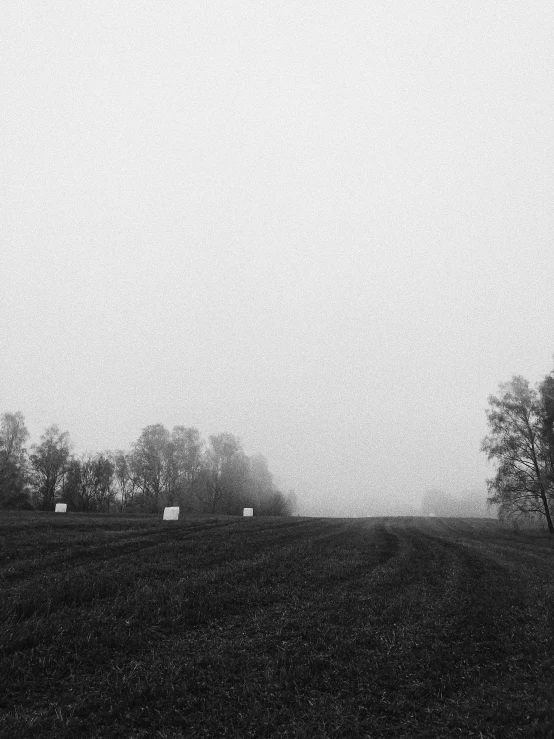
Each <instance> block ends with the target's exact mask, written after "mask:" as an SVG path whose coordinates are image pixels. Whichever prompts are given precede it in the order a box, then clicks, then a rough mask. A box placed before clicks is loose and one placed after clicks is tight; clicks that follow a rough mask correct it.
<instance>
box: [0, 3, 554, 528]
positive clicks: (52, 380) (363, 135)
mask: <svg viewBox="0 0 554 739" xmlns="http://www.w3.org/2000/svg"><path fill="white" fill-rule="evenodd" d="M6 6H7V7H4V9H3V20H2V26H1V28H0V96H1V102H2V105H1V107H2V115H1V116H0V161H1V162H2V166H1V167H0V187H1V198H0V265H1V271H0V275H1V278H0V412H6V411H10V412H15V411H17V410H20V411H22V412H23V414H24V416H25V419H26V422H27V426H28V428H29V430H30V432H31V435H32V439H31V441H35V442H36V441H38V440H39V437H40V434H41V433H42V432H43V431H44V429H45V428H46V427H47V426H49V425H51V424H52V423H56V424H58V425H59V427H60V428H61V429H62V430H64V431H69V433H70V436H71V439H72V441H73V443H74V444H75V448H76V450H78V451H80V452H85V451H101V450H106V449H118V448H123V449H126V448H129V447H130V445H131V443H132V442H133V441H134V440H135V439H137V438H138V436H139V434H140V432H141V430H142V429H143V428H144V427H145V426H147V425H148V424H153V423H163V424H164V425H165V426H166V427H168V428H172V427H173V426H174V425H184V426H194V427H196V428H198V429H199V430H200V431H201V433H202V435H203V436H204V437H205V438H207V436H208V435H210V434H215V433H220V432H224V431H225V432H230V433H233V434H235V435H236V436H238V437H239V438H240V439H241V441H242V444H243V447H244V449H245V451H246V453H247V454H256V453H262V454H264V455H265V456H266V457H267V459H268V462H269V466H270V469H271V470H272V472H273V473H274V475H275V477H276V479H277V482H278V484H279V485H280V486H281V488H282V489H283V490H285V491H288V490H290V489H294V490H295V491H296V494H297V496H298V499H299V510H300V512H301V513H303V514H304V515H342V516H364V515H376V514H379V513H380V514H387V513H388V514H394V513H395V512H398V511H401V510H408V509H409V507H410V506H411V507H412V508H413V509H419V506H420V503H421V500H422V496H423V495H424V494H425V491H428V490H429V489H435V488H440V489H442V490H444V491H446V492H447V493H449V494H451V495H455V496H456V495H457V496H460V495H462V494H464V493H465V492H466V491H468V490H483V496H484V497H485V496H486V492H485V491H486V487H485V480H486V478H487V477H490V476H492V474H493V473H494V468H493V467H492V466H491V465H490V464H488V463H487V460H486V458H485V455H484V454H483V453H481V452H480V444H481V440H482V438H483V436H485V434H486V433H487V426H486V416H485V409H486V408H487V403H488V397H489V395H491V394H495V393H496V392H497V390H498V385H499V383H501V382H505V381H508V380H509V379H510V378H511V377H512V375H515V374H522V375H524V376H525V377H527V378H528V379H529V380H530V382H531V383H535V382H537V381H539V380H541V379H542V378H543V377H544V375H546V374H547V373H549V372H550V371H552V369H554V358H553V355H554V334H553V330H552V329H553V326H554V301H553V299H552V295H553V293H552V285H553V277H554V274H553V272H554V270H553V264H554V263H553V259H552V257H553V233H554V228H553V227H554V145H553V144H554V125H553V117H554V4H552V3H551V2H550V1H543V0H535V1H534V2H531V3H523V2H519V0H518V1H517V2H514V0H480V1H479V2H474V3H466V2H458V1H454V0H452V1H451V0H434V1H431V0H417V2H416V1H415V0H414V1H413V2H408V1H407V0H404V1H400V0H398V1H397V2H390V1H389V0H383V1H382V2H376V1H372V0H364V1H363V2H362V1H359V0H352V1H349V0H340V1H338V0H337V1H335V0H317V2H315V1H314V2H312V1H309V0H302V1H301V2H298V0H295V1H294V2H292V1H291V0H281V1H280V2H278V3H270V2H260V1H259V0H256V1H255V2H254V0H252V1H251V2H250V1H249V2H245V1H244V0H234V1H233V2H231V1H230V0H227V1H224V0H214V1H213V2H210V3H206V2H201V1H200V0H198V1H197V2H196V1H195V0H190V2H186V3H183V2H181V1H179V2H177V1H175V0H165V2H163V3H152V2H139V1H138V0H133V1H132V2H131V1H130V0H118V2H117V3H113V2H108V1H105V0H96V1H95V0H90V2H87V3H75V2H74V1H73V0H67V1H66V2H59V1H55V0H53V1H51V2H48V3H37V2H35V1H34V0H30V1H26V0H17V2H16V1H15V0H9V1H8V3H7V4H6Z"/></svg>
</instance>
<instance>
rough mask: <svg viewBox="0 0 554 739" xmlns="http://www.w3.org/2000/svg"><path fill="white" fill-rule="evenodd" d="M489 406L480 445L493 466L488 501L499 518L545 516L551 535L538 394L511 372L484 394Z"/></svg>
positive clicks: (549, 493) (542, 416)
mask: <svg viewBox="0 0 554 739" xmlns="http://www.w3.org/2000/svg"><path fill="white" fill-rule="evenodd" d="M489 406H490V408H489V410H487V420H488V424H489V429H490V434H489V435H488V436H487V437H485V439H484V440H483V442H482V447H481V448H482V450H483V451H484V452H486V454H487V457H488V459H489V460H496V461H497V462H498V468H497V471H496V475H495V477H494V478H492V479H490V480H487V486H488V489H489V493H490V495H489V498H488V501H489V502H490V503H494V504H497V505H498V506H499V515H501V516H507V517H509V516H513V515H523V516H536V515H537V514H538V515H541V516H544V517H545V518H546V522H547V525H548V530H549V531H550V533H554V525H553V523H552V517H551V513H550V506H551V502H552V482H551V477H550V470H549V449H548V444H547V443H546V441H545V414H544V409H543V405H542V404H541V401H540V399H539V395H538V393H537V392H536V391H535V390H533V389H532V388H531V387H530V386H529V383H528V381H527V380H525V379H524V378H523V377H519V376H514V377H513V378H512V380H511V381H510V382H507V383H503V384H501V385H500V393H499V395H498V396H492V395H491V396H490V397H489Z"/></svg>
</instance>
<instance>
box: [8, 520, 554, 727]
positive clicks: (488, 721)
mask: <svg viewBox="0 0 554 739" xmlns="http://www.w3.org/2000/svg"><path fill="white" fill-rule="evenodd" d="M553 583H554V542H553V541H552V538H549V535H548V534H547V533H545V532H543V531H539V530H534V531H533V530H527V531H519V532H518V531H515V530H512V529H509V528H506V527H503V526H501V525H500V524H499V523H498V522H496V521H493V520H487V519H431V518H430V519H424V518H366V519H315V518H314V519H307V518H288V519H286V518H283V519H278V518H250V519H248V518H245V519H243V518H235V517H221V516H219V517H218V516H214V517H203V518H202V517H196V518H189V519H184V520H180V521H178V522H162V521H161V520H156V519H155V518H154V517H117V516H114V517H109V516H100V515H98V516H95V515H86V514H66V515H64V514H58V515H56V514H53V513H32V512H13V513H11V512H10V513H9V512H1V513H0V675H1V682H0V737H13V738H14V739H16V738H20V737H22V738H25V739H26V738H27V737H56V739H61V738H63V737H83V738H85V737H126V738H127V737H129V738H130V737H136V738H137V739H138V738H142V737H144V738H146V737H148V738H150V737H154V738H157V739H178V738H179V737H191V738H192V737H194V738H195V739H200V738H201V737H214V738H218V737H237V738H238V737H240V739H246V737H314V738H316V739H325V738H326V737H329V738H333V739H334V738H335V737H344V738H345V739H351V738H353V737H368V738H369V737H375V738H380V737H395V739H399V738H401V737H406V738H410V739H412V738H414V737H426V738H427V737H431V738H432V737H464V738H465V737H483V738H484V737H502V738H505V737H553V736H554V649H553V646H554V644H553V636H554V628H553V627H554V620H553V615H554V584H553Z"/></svg>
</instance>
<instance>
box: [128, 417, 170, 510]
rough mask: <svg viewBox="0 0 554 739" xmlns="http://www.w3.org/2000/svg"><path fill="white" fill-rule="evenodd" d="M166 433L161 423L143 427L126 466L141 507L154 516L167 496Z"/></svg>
mask: <svg viewBox="0 0 554 739" xmlns="http://www.w3.org/2000/svg"><path fill="white" fill-rule="evenodd" d="M169 443H170V434H169V431H168V430H167V429H166V428H165V426H163V425H162V424H161V423H157V424H152V425H150V426H146V428H144V429H143V430H142V432H141V435H140V436H139V438H138V440H137V441H136V442H135V443H134V444H133V451H132V453H131V456H130V466H131V470H132V473H133V477H134V480H135V483H136V485H137V487H138V488H139V490H140V498H141V502H142V505H143V507H144V508H145V509H146V510H148V511H150V512H152V513H154V512H156V511H157V510H158V509H159V508H160V507H162V506H164V505H165V503H166V501H167V494H168V465H167V458H168V447H169Z"/></svg>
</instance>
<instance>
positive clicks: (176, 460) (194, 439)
mask: <svg viewBox="0 0 554 739" xmlns="http://www.w3.org/2000/svg"><path fill="white" fill-rule="evenodd" d="M203 446H204V444H203V441H202V439H201V437H200V432H199V431H198V429H195V428H185V427H184V426H174V428H173V431H172V432H171V439H170V444H169V450H168V479H169V481H170V483H169V484H170V487H171V495H172V496H173V500H174V502H176V503H177V502H178V503H179V504H180V505H182V506H183V507H184V508H185V509H189V510H192V508H193V507H194V494H195V492H196V490H197V489H198V486H199V484H200V478H201V472H202V449H203Z"/></svg>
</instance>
